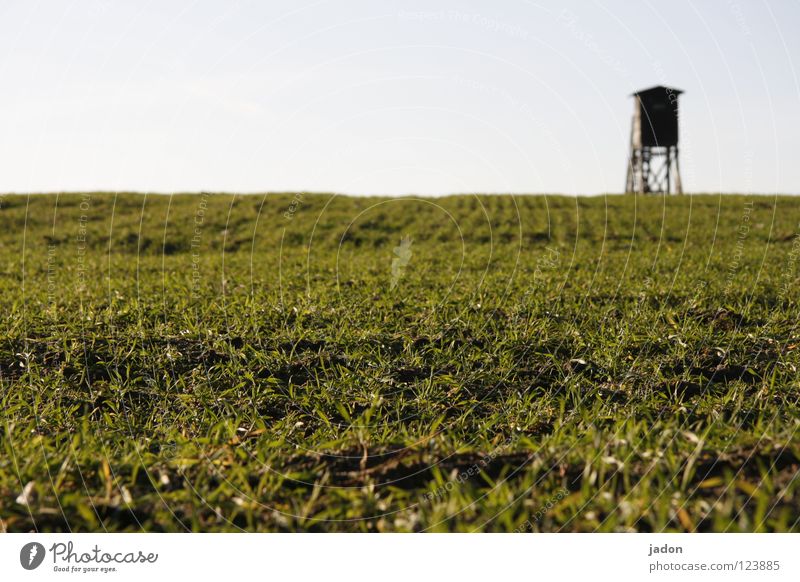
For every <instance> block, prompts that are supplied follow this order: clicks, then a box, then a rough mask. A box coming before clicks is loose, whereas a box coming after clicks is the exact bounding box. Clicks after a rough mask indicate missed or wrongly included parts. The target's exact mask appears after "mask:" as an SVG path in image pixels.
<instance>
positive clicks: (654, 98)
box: [625, 85, 683, 194]
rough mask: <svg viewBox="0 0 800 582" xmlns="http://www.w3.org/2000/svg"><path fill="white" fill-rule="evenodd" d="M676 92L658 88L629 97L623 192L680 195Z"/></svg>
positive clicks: (671, 89)
mask: <svg viewBox="0 0 800 582" xmlns="http://www.w3.org/2000/svg"><path fill="white" fill-rule="evenodd" d="M681 93H683V91H680V90H679V89H673V88H672V87H663V86H661V85H658V86H656V87H651V88H650V89H644V90H643V91H638V92H636V93H634V94H633V95H632V97H633V98H634V104H633V122H632V124H631V149H630V156H629V157H628V175H627V179H626V181H625V191H626V192H636V193H639V194H646V193H651V192H652V193H656V194H673V193H674V194H682V193H683V189H682V187H681V176H680V170H679V167H678V95H680V94H681Z"/></svg>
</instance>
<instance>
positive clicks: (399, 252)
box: [391, 236, 414, 289]
mask: <svg viewBox="0 0 800 582" xmlns="http://www.w3.org/2000/svg"><path fill="white" fill-rule="evenodd" d="M413 242H414V239H412V238H411V237H410V236H404V237H403V238H401V239H400V246H396V247H394V254H395V255H396V256H395V257H394V258H393V259H392V286H391V288H392V289H394V288H395V287H397V283H399V282H400V279H401V278H402V276H403V273H404V272H405V270H406V267H407V266H408V263H409V262H410V261H411V255H412V254H413V253H412V252H411V243H413Z"/></svg>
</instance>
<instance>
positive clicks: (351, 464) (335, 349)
mask: <svg viewBox="0 0 800 582" xmlns="http://www.w3.org/2000/svg"><path fill="white" fill-rule="evenodd" d="M0 204H1V205H0V225H1V226H2V229H0V253H2V271H0V275H2V276H1V277H0V285H1V286H2V289H0V291H1V292H0V302H1V303H0V307H1V308H2V312H3V314H4V317H3V323H2V335H0V375H1V377H0V382H2V402H1V404H2V408H0V421H1V422H2V431H1V432H0V435H1V436H0V443H1V445H2V454H1V455H0V528H2V529H4V530H7V531H28V530H34V529H36V530H40V531H62V530H72V531H105V530H108V531H122V530H124V531H140V530H144V531H185V530H191V531H239V530H247V531H300V530H302V531H306V530H309V531H420V530H425V531H584V532H585V531H687V530H690V531H691V530H697V531H798V530H800V522H799V521H798V520H799V519H800V483H798V470H799V469H800V461H799V460H798V459H800V438H798V429H800V405H799V404H798V397H799V396H800V377H799V376H798V373H797V367H798V365H800V357H799V356H798V354H799V353H800V347H799V346H800V330H798V328H797V325H798V305H799V304H800V303H799V301H798V300H800V294H798V286H797V283H798V278H799V276H798V261H799V259H800V238H798V232H799V229H800V224H799V222H800V198H788V197H783V198H775V197H769V196H753V197H744V196H712V195H707V196H686V197H672V198H663V197H655V196H654V197H638V198H636V197H632V196H609V197H597V198H578V199H576V198H569V197H558V196H548V197H545V196H531V197H522V196H517V197H511V196H453V197H445V198H429V199H413V198H407V199H384V198H348V197H335V196H331V195H322V194H317V195H311V194H303V195H293V194H275V195H268V196H261V195H251V196H236V197H234V196H230V195H205V194H196V195H177V196H173V197H168V196H160V195H150V196H143V195H136V194H119V195H114V194H100V193H95V194H86V195H82V194H69V195H61V196H58V197H57V196H55V195H42V196H38V195H37V196H12V195H8V196H4V197H2V200H0Z"/></svg>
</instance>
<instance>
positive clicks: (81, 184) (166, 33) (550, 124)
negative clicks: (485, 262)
mask: <svg viewBox="0 0 800 582" xmlns="http://www.w3.org/2000/svg"><path fill="white" fill-rule="evenodd" d="M798 23H800V2H798V0H784V1H776V2H766V1H760V0H752V1H746V0H730V1H727V0H726V1H719V2H711V1H705V2H681V1H678V2H655V1H653V0H645V1H643V2H623V1H603V2H562V1H559V2H556V1H553V2H549V1H548V2H527V1H523V0H504V1H502V2H501V1H498V0H494V1H470V2H465V1H459V2H456V1H439V0H433V1H430V0H428V1H419V2H390V1H375V0H372V1H367V0H364V1H355V0H352V1H351V0H347V1H316V2H313V1H312V2H309V1H305V0H292V1H272V0H269V1H262V2H256V1H246V0H241V1H238V2H222V1H220V2H204V1H197V2H177V1H175V2H168V1H159V2H141V1H140V2H133V1H131V2H113V1H110V0H87V1H85V2H81V1H77V2H69V1H42V2H34V1H30V0H27V1H24V2H23V1H19V2H17V1H12V2H9V1H7V0H0V191H2V192H11V191H15V192H31V191H64V190H97V189H106V190H141V191H158V192H172V191H198V190H206V191H219V190H224V191H238V192H254V191H279V190H312V191H326V192H331V191H335V192H342V193H357V194H363V193H369V194H406V193H417V194H444V193H451V192H518V193H527V192H561V193H570V194H572V193H579V194H580V193H589V194H592V193H599V192H618V191H620V190H621V189H622V187H623V185H624V177H625V160H626V155H627V147H628V139H629V124H630V113H631V109H632V102H631V100H630V98H629V97H628V94H629V93H630V92H631V91H633V90H635V89H640V88H645V87H649V86H651V85H654V84H667V85H672V86H674V87H678V88H680V89H683V90H684V91H685V92H686V93H685V94H684V95H682V96H681V103H680V106H681V140H682V148H683V149H682V155H681V164H682V171H683V181H684V187H685V189H687V190H689V191H706V192H718V191H722V192H763V193H773V192H786V193H798V192H800V161H798V160H800V81H799V80H798V79H799V78H800V36H799V35H797V26H798Z"/></svg>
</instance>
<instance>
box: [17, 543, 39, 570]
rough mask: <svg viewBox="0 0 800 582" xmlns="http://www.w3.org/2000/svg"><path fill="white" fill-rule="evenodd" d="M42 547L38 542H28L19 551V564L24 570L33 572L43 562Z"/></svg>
mask: <svg viewBox="0 0 800 582" xmlns="http://www.w3.org/2000/svg"><path fill="white" fill-rule="evenodd" d="M44 554H45V551H44V546H43V545H42V544H40V543H39V542H30V543H27V544H25V545H24V546H22V549H21V550H20V551H19V563H20V564H22V567H23V568H25V569H26V570H35V569H36V568H38V567H39V566H41V564H42V562H43V561H44Z"/></svg>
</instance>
